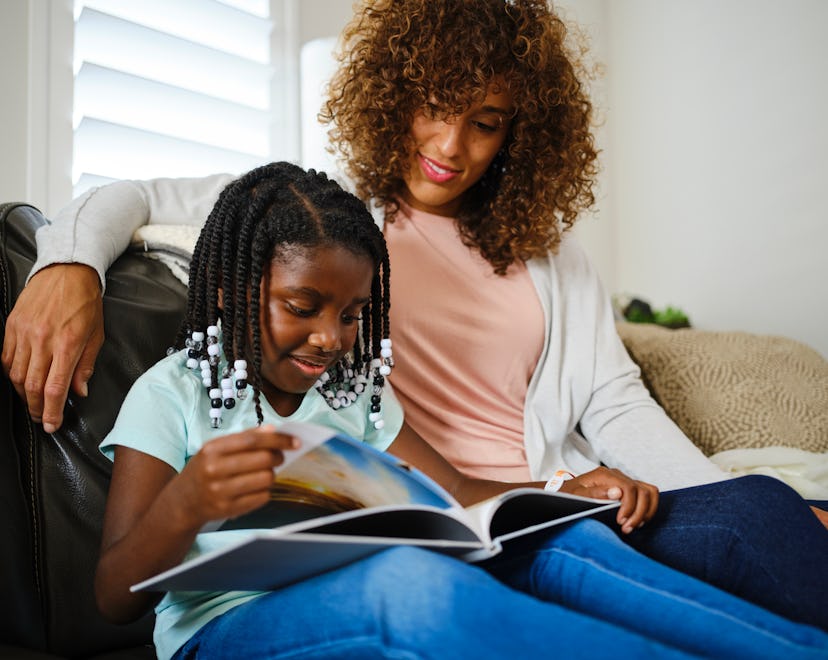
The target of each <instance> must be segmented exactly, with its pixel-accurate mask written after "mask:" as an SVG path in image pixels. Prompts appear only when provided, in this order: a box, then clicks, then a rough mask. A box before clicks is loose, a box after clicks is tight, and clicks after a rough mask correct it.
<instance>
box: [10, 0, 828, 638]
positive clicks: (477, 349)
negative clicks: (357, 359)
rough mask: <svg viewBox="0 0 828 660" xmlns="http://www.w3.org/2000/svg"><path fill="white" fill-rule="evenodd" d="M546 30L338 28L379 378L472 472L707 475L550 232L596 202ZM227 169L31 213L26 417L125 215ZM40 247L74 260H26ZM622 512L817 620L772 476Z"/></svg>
mask: <svg viewBox="0 0 828 660" xmlns="http://www.w3.org/2000/svg"><path fill="white" fill-rule="evenodd" d="M565 38H566V30H565V27H564V24H563V23H562V22H561V21H560V20H559V19H558V17H557V16H555V15H554V14H553V13H552V12H551V11H550V10H549V9H548V8H547V5H546V3H545V2H542V1H532V0H524V1H521V0H515V1H514V2H499V1H494V0H477V1H474V2H460V1H454V0H445V1H444V2H435V1H433V0H422V1H420V2H416V1H413V0H412V1H405V2H390V1H389V2H371V3H367V4H366V6H365V8H364V9H363V11H362V12H360V13H359V14H358V15H357V16H356V17H355V18H354V21H353V22H352V23H351V24H350V25H349V26H348V27H347V28H346V30H345V32H344V42H343V43H344V53H345V54H344V56H343V61H342V64H341V67H340V69H339V72H338V74H337V75H336V76H335V78H334V80H333V85H332V94H331V98H330V100H329V102H328V104H327V105H326V108H325V110H324V112H323V117H324V118H326V119H327V120H328V121H331V122H332V123H333V136H332V137H333V138H334V142H335V144H337V145H338V147H339V149H340V151H341V153H342V154H343V155H344V156H345V167H346V171H347V173H348V175H349V177H350V179H351V181H352V182H353V184H354V186H355V188H356V191H357V193H358V194H359V195H360V196H361V197H362V198H364V199H366V200H368V199H369V198H370V199H371V200H373V201H374V203H375V204H376V205H377V208H378V211H379V213H380V214H381V215H384V216H385V219H386V222H385V226H384V231H385V233H386V236H387V240H388V243H389V251H390V255H391V262H392V267H393V268H394V272H395V279H394V294H393V305H392V308H391V309H392V319H391V321H392V327H393V328H394V333H395V334H394V335H393V340H394V342H395V350H396V352H397V355H399V356H400V358H399V359H398V366H397V368H396V370H395V374H394V385H395V389H396V391H397V393H398V395H399V396H400V398H401V400H402V403H403V406H404V408H405V412H406V416H407V420H408V421H409V423H410V425H411V426H412V427H413V428H414V430H415V431H417V432H418V433H419V434H420V435H421V436H423V437H424V438H425V439H426V440H428V441H429V442H431V443H432V444H433V445H434V446H435V447H436V448H437V449H438V450H439V451H440V453H442V454H444V455H445V456H446V457H447V458H448V459H449V460H450V461H451V462H453V463H454V464H455V465H456V466H457V467H458V468H460V469H461V470H462V471H464V472H467V473H469V474H472V475H474V476H484V477H488V478H497V479H499V480H509V481H525V480H528V479H529V478H532V479H535V480H539V479H543V480H545V479H549V478H550V477H552V475H553V474H554V473H555V472H557V471H558V470H564V471H569V472H573V473H576V474H578V475H579V476H577V477H575V478H573V479H570V480H568V481H565V482H564V483H563V484H562V486H561V489H562V490H564V491H570V492H577V491H578V489H579V488H585V487H588V486H589V483H588V479H589V477H587V476H585V475H584V473H586V472H587V471H589V470H592V469H593V468H595V467H596V466H598V465H599V463H604V464H606V465H607V466H610V467H611V468H617V469H620V470H623V471H624V472H626V473H627V474H629V475H630V476H632V477H633V478H635V479H642V480H645V481H649V482H652V483H655V484H657V485H659V486H660V487H662V488H676V487H681V486H689V485H693V484H702V483H708V482H712V481H716V480H720V479H722V478H723V476H724V475H723V474H722V473H721V472H720V471H719V470H718V468H715V467H714V466H713V465H712V464H711V463H710V462H709V461H707V459H706V458H705V457H704V456H703V455H702V454H701V453H700V452H699V451H698V450H697V449H696V448H695V447H694V446H693V445H692V443H691V442H690V441H689V440H688V439H687V438H686V437H685V436H684V435H683V434H682V433H681V431H680V430H679V429H678V428H677V427H676V426H675V425H674V424H673V423H672V422H671V421H670V420H669V419H668V418H667V416H666V415H665V414H664V413H663V411H662V410H661V409H660V408H659V407H658V406H657V405H656V404H655V403H654V402H653V401H652V399H651V398H650V397H649V395H648V394H647V391H646V389H645V388H644V386H643V385H642V383H641V381H640V379H639V377H638V371H637V368H636V367H635V365H634V364H633V363H632V362H631V361H630V360H629V358H628V356H627V355H626V353H625V352H624V350H623V347H622V345H621V343H620V340H619V339H618V337H617V335H616V334H615V330H614V326H613V322H612V315H611V312H610V306H609V302H608V301H607V299H606V296H605V294H604V292H603V290H602V288H601V285H600V282H599V280H598V277H597V275H596V274H595V271H594V269H593V268H592V267H591V265H590V264H589V262H588V260H587V259H586V257H585V256H584V255H583V253H582V252H581V251H580V249H579V248H578V247H577V245H576V244H575V243H574V241H572V239H571V237H570V236H568V235H566V233H565V232H566V229H567V228H569V227H570V226H571V225H572V223H573V222H574V221H575V219H576V218H577V216H578V213H579V212H580V211H582V210H583V209H584V208H586V207H587V206H589V205H590V204H591V203H592V201H593V196H592V184H593V179H594V175H595V165H594V163H595V156H596V154H595V150H594V147H593V144H592V137H591V133H590V126H589V123H590V111H591V108H590V104H589V101H588V98H587V97H586V95H585V93H584V91H583V89H582V87H581V85H580V82H579V77H578V65H577V62H578V60H577V57H574V56H573V55H572V54H571V52H570V51H569V49H568V48H567V46H566V40H565ZM230 180H231V177H228V176H222V175H217V176H214V177H209V178H207V179H203V180H156V181H152V182H122V183H117V184H113V185H111V186H105V187H103V188H100V189H98V190H94V191H90V192H89V193H87V194H86V195H84V196H83V197H82V198H80V199H79V200H76V201H75V202H73V204H72V205H70V207H68V208H67V209H65V210H64V211H63V212H62V213H61V214H60V215H59V216H58V218H56V220H55V223H54V225H53V226H52V227H49V228H47V229H46V230H44V231H41V232H40V233H39V234H38V243H39V248H40V251H41V254H40V259H39V261H38V264H36V266H35V269H34V270H33V272H35V273H36V275H35V276H34V277H33V279H32V280H31V282H30V284H29V286H27V288H26V289H25V290H24V292H23V295H21V297H20V300H19V302H18V306H17V307H16V308H15V311H14V312H13V315H12V316H11V317H10V319H9V323H8V326H7V333H6V340H5V344H4V349H3V364H4V368H6V370H7V371H8V373H9V374H10V378H11V380H12V381H13V382H14V383H15V384H16V386H17V387H18V390H19V391H20V392H21V395H24V396H26V397H27V400H28V402H29V407H30V411H31V412H32V414H33V416H35V417H39V416H40V415H41V414H42V418H43V420H44V425H47V424H48V425H49V427H54V426H55V425H57V424H59V423H60V415H61V413H60V410H61V407H62V403H63V400H64V399H65V395H66V392H67V390H68V387H69V384H70V376H71V375H72V374H74V377H73V385H74V387H75V389H76V390H77V391H81V392H84V388H85V385H84V384H85V382H86V381H87V380H88V378H89V374H91V368H92V364H93V362H94V356H95V354H96V353H97V349H98V347H99V342H100V340H101V337H102V323H101V320H100V319H101V312H100V287H101V286H102V283H103V281H104V280H103V274H104V271H105V269H106V267H107V266H108V265H109V263H111V261H112V259H114V257H115V256H116V255H117V254H118V253H120V252H121V251H122V250H123V249H125V247H126V245H127V244H128V241H129V237H130V236H131V234H132V232H133V230H134V229H135V228H136V227H137V226H139V225H141V224H143V223H146V222H148V221H149V222H153V221H160V222H165V221H168V219H169V218H186V219H187V220H188V221H190V222H197V223H200V222H201V221H202V220H203V218H205V217H206V216H207V212H208V211H209V209H210V207H211V206H212V203H213V202H214V201H215V199H216V196H217V195H218V192H219V190H221V188H223V187H224V185H225V184H226V183H228V182H229V181H230ZM113 218H117V220H118V222H117V223H115V222H112V221H111V220H112V219H113ZM58 262H76V263H73V264H72V265H61V266H56V265H53V266H50V267H49V268H45V269H43V270H42V271H38V269H39V268H42V267H43V266H44V265H46V264H54V263H58ZM79 264H89V265H90V266H92V267H93V268H94V269H93V268H90V267H89V266H86V265H79ZM96 270H97V273H96V272H95V271H96ZM64 291H65V292H66V293H65V299H64V301H63V302H62V303H61V304H60V306H59V308H58V310H57V312H55V311H54V310H55V306H54V295H55V292H64ZM46 301H48V302H49V304H48V305H47V304H45V303H46ZM46 310H49V311H48V312H47V311H46ZM35 328H37V330H36V331H35V330H34V329H35ZM78 338H80V339H78ZM402 356H405V357H404V358H402ZM26 384H28V385H26ZM47 430H49V428H47ZM747 503H750V505H751V506H750V507H748V506H747ZM758 521H761V522H758ZM779 529H788V530H791V533H786V534H781V533H780V532H779ZM622 531H625V532H628V533H627V534H625V535H624V538H625V540H626V541H627V542H628V543H630V544H631V545H633V546H634V547H636V548H638V549H640V550H642V551H643V552H644V553H645V554H647V555H648V556H650V557H653V558H655V559H658V560H659V561H662V562H663V563H665V564H668V565H670V566H673V567H675V568H678V569H679V570H682V571H684V572H687V573H689V574H691V575H695V576H697V577H701V578H703V579H705V580H707V581H709V582H711V583H713V584H715V585H717V586H720V587H722V588H724V589H727V590H730V591H732V592H733V593H736V594H737V595H740V596H742V597H744V598H747V599H749V600H752V601H754V602H756V603H759V604H761V605H763V606H764V607H767V608H768V609H771V610H774V611H776V612H779V613H781V614H784V615H785V616H788V617H790V618H793V619H796V620H799V621H804V622H807V623H811V624H816V625H820V626H822V627H823V628H828V608H826V607H825V604H826V602H825V599H826V596H825V594H827V593H828V575H826V571H825V570H824V568H823V566H822V565H821V563H820V560H819V558H820V557H824V556H826V551H828V535H826V533H825V530H824V529H823V528H822V527H821V526H820V525H819V522H818V521H817V519H816V518H815V517H814V516H813V515H811V513H810V511H809V510H808V508H807V506H805V504H804V503H803V502H802V500H801V499H800V498H798V497H797V496H796V494H795V493H793V492H792V491H790V489H788V488H787V487H786V486H784V484H782V483H780V482H776V481H773V480H769V479H738V480H731V481H725V482H722V483H718V484H713V485H710V486H704V487H695V488H691V489H687V490H681V491H676V492H672V493H666V494H664V495H663V496H662V505H661V508H660V511H659V514H658V515H657V518H656V519H655V521H654V522H653V523H651V524H649V525H648V526H646V527H644V528H643V529H638V530H635V532H634V533H629V532H632V531H633V530H631V529H630V528H629V526H627V525H625V524H623V523H622ZM786 538H787V539H789V540H788V541H785V539H786ZM792 539H796V541H795V542H794V541H793V540H792ZM803 539H807V541H804V540H803ZM588 550H589V549H588V548H586V547H584V548H582V551H583V553H584V554H588ZM768 573H770V574H771V575H773V579H768V578H767V574H768ZM783 585H784V587H783Z"/></svg>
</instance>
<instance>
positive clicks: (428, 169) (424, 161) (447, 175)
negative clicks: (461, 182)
mask: <svg viewBox="0 0 828 660" xmlns="http://www.w3.org/2000/svg"><path fill="white" fill-rule="evenodd" d="M417 158H418V159H419V161H420V167H421V168H422V170H423V173H424V174H425V175H426V177H427V178H428V179H430V180H431V181H434V182H435V183H445V182H447V181H450V180H451V179H453V178H454V177H456V176H457V175H458V174H459V173H460V170H455V169H451V168H450V167H447V166H445V165H441V164H439V163H438V162H437V161H435V160H432V159H431V158H428V157H427V156H424V155H423V154H421V153H418V154H417Z"/></svg>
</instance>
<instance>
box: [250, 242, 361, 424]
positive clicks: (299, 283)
mask: <svg viewBox="0 0 828 660" xmlns="http://www.w3.org/2000/svg"><path fill="white" fill-rule="evenodd" d="M373 276H374V264H373V262H372V261H371V259H370V258H368V257H367V256H363V255H357V254H354V253H353V252H351V251H350V250H347V249H345V248H342V247H338V246H334V247H317V248H304V247H297V248H291V249H289V250H288V251H286V252H284V253H283V254H282V255H281V256H280V258H278V259H274V260H272V261H271V262H270V268H269V269H268V271H267V273H266V275H265V277H264V278H263V280H262V288H261V295H262V297H261V301H262V304H261V308H260V319H259V320H260V323H261V326H260V327H261V330H262V332H261V337H262V393H263V394H264V395H265V398H267V400H268V402H269V403H270V405H271V406H273V408H274V410H276V412H278V413H279V414H280V415H282V416H286V415H289V414H291V413H293V412H294V411H295V410H296V409H297V408H298V407H299V404H300V403H301V402H302V398H303V397H304V395H305V393H306V392H307V391H308V390H310V389H311V388H312V387H313V386H314V384H315V383H316V380H317V379H318V378H319V377H320V376H321V375H322V374H323V373H325V371H327V370H328V368H329V367H331V366H332V365H333V364H335V363H336V362H338V361H339V360H340V358H342V356H343V355H345V354H346V353H347V352H348V351H350V350H351V348H353V345H354V342H355V341H356V336H357V327H358V325H359V317H360V314H361V313H362V309H363V307H365V305H367V304H368V302H369V301H370V298H371V281H372V279H373Z"/></svg>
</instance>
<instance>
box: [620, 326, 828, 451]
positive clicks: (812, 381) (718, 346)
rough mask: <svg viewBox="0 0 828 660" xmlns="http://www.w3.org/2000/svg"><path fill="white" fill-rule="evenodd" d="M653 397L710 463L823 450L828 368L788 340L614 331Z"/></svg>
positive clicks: (827, 442) (827, 446)
mask: <svg viewBox="0 0 828 660" xmlns="http://www.w3.org/2000/svg"><path fill="white" fill-rule="evenodd" d="M617 327H618V334H619V335H621V339H622V340H623V342H624V345H625V346H626V347H627V351H628V352H629V354H630V357H632V359H633V360H635V362H636V363H638V365H639V367H641V375H642V377H643V379H644V382H645V384H646V385H647V387H648V388H649V389H650V392H651V393H652V395H653V397H654V398H655V399H656V400H657V401H658V402H659V403H660V404H661V405H662V406H663V407H664V410H665V411H666V412H667V414H668V415H669V416H670V417H671V418H672V419H673V421H675V422H676V424H678V425H679V426H680V427H681V429H682V430H683V431H684V432H685V433H686V434H687V435H688V436H689V437H690V438H691V439H692V440H693V442H695V443H696V444H697V445H698V446H699V448H700V449H701V450H702V451H703V452H704V453H705V454H707V455H708V456H709V455H712V454H715V453H716V452H719V451H724V450H726V449H740V448H756V447H769V446H774V445H782V446H786V447H797V448H799V449H804V450H807V451H813V452H825V451H828V361H826V360H825V359H824V358H823V357H822V356H821V355H820V354H819V353H817V352H816V351H814V350H813V349H811V348H809V347H808V346H805V345H804V344H802V343H800V342H797V341H794V340H792V339H788V338H785V337H773V336H764V335H754V334H749V333H745V332H709V331H703V330H697V329H693V328H684V329H680V330H668V329H666V328H662V327H660V326H657V325H653V324H646V323H626V322H620V323H618V324H617Z"/></svg>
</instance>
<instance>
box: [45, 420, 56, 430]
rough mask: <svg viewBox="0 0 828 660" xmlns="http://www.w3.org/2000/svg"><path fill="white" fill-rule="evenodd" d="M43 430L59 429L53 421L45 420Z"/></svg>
mask: <svg viewBox="0 0 828 660" xmlns="http://www.w3.org/2000/svg"><path fill="white" fill-rule="evenodd" d="M43 430H44V431H46V433H54V432H55V431H57V427H56V426H55V425H54V424H52V423H51V422H43Z"/></svg>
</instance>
